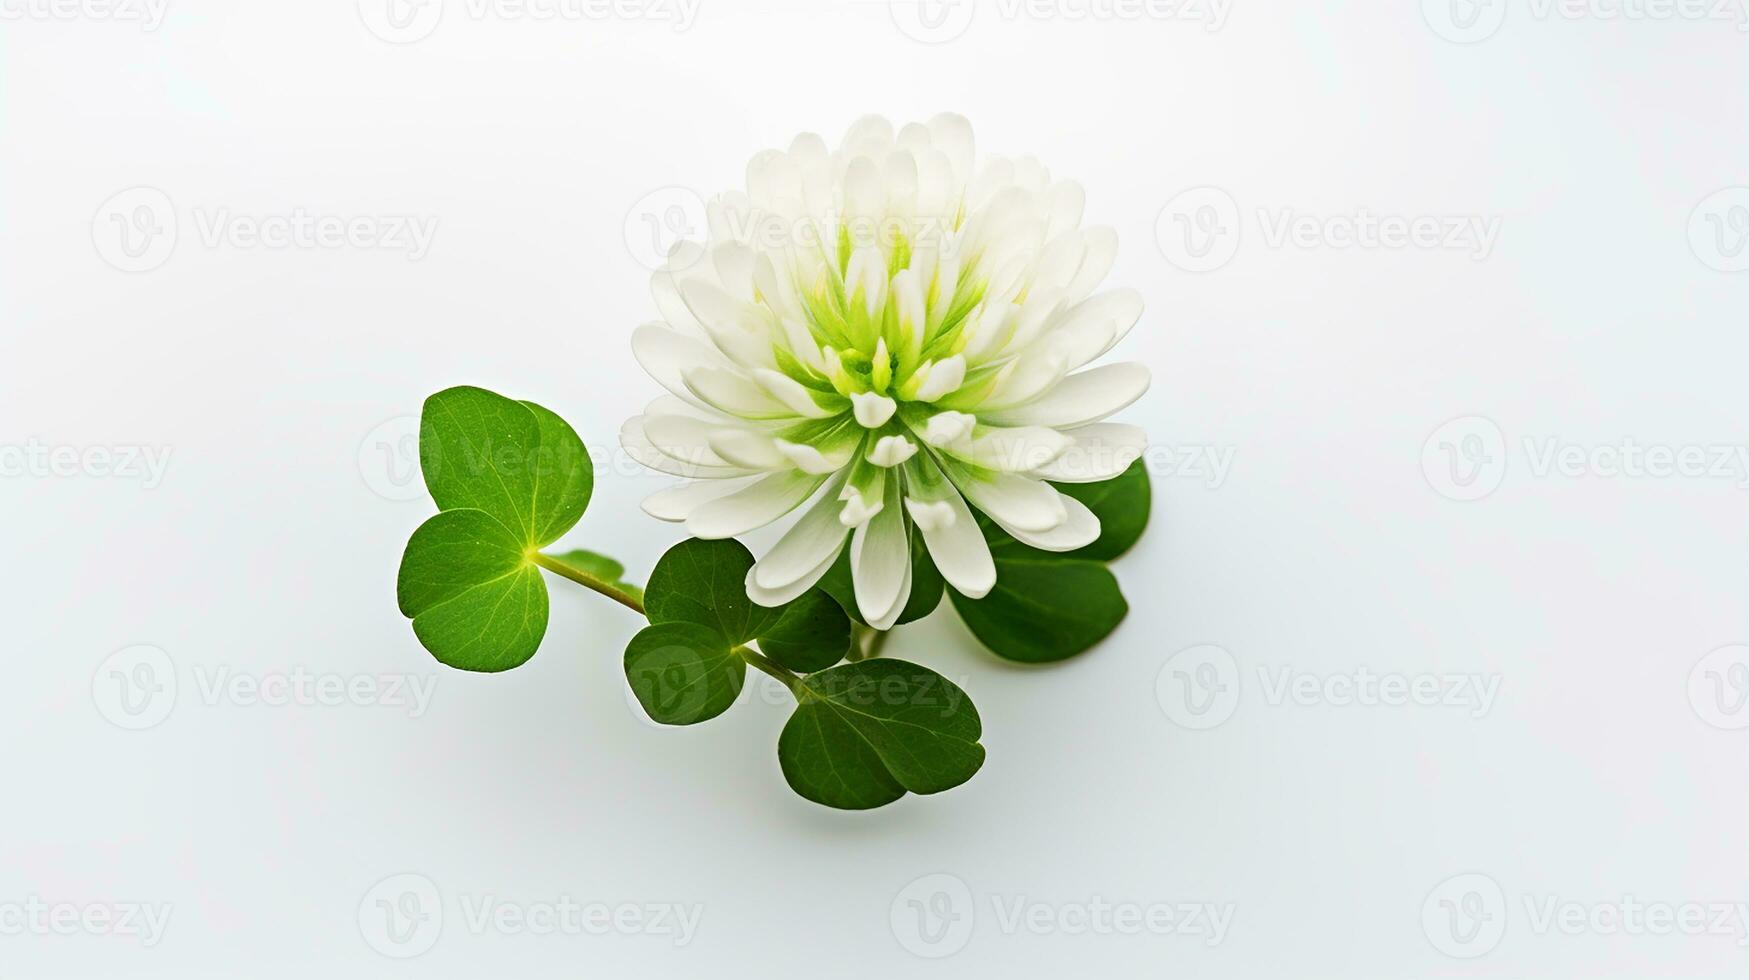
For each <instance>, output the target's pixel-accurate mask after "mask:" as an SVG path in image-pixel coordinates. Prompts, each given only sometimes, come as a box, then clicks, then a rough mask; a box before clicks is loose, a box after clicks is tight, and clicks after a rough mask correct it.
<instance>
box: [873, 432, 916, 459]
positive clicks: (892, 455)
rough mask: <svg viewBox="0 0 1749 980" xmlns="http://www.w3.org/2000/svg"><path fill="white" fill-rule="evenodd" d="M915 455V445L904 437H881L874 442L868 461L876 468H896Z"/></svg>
mask: <svg viewBox="0 0 1749 980" xmlns="http://www.w3.org/2000/svg"><path fill="white" fill-rule="evenodd" d="M915 455H917V444H916V443H914V442H912V441H911V440H909V439H907V438H905V437H904V436H881V437H880V438H879V439H877V440H875V445H874V449H873V450H871V451H870V452H869V454H868V461H869V462H871V463H873V464H875V465H876V466H898V465H899V464H900V463H903V462H904V461H905V460H907V459H910V458H911V457H912V456H915Z"/></svg>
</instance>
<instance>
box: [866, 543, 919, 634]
mask: <svg viewBox="0 0 1749 980" xmlns="http://www.w3.org/2000/svg"><path fill="white" fill-rule="evenodd" d="M910 553H911V549H910V548H909V547H907V548H906V549H905V578H904V580H903V581H901V582H900V583H899V600H898V601H897V602H895V603H893V607H892V608H891V609H888V610H887V611H886V614H885V615H882V616H866V615H865V616H864V617H863V618H864V619H867V620H868V625H869V626H870V627H871V628H873V629H877V630H890V629H892V628H893V624H894V623H896V622H898V621H899V617H900V616H902V615H904V614H905V607H906V606H908V605H910V603H911V554H910Z"/></svg>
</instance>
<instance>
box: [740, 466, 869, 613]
mask: <svg viewBox="0 0 1749 980" xmlns="http://www.w3.org/2000/svg"><path fill="white" fill-rule="evenodd" d="M836 487H837V483H836V482H834V483H833V484H831V485H828V486H827V487H826V492H825V494H824V495H823V496H822V497H821V498H820V499H819V500H818V501H816V502H815V503H814V505H813V506H812V507H809V508H808V510H807V512H806V513H804V514H803V515H802V518H801V520H799V521H797V522H796V523H795V525H794V526H793V527H791V528H790V529H789V530H788V531H786V532H784V535H783V537H781V538H779V539H778V541H777V544H774V545H772V546H771V550H770V551H767V552H766V553H765V556H764V557H762V558H760V559H759V560H758V561H757V562H755V563H754V565H753V574H752V577H751V578H750V579H749V581H751V582H754V583H756V584H758V585H759V586H760V587H761V588H764V589H779V588H783V587H784V586H787V585H790V584H792V583H794V582H795V581H796V580H797V579H799V578H802V577H804V576H806V575H808V574H809V573H810V572H812V571H813V570H814V569H815V568H817V567H819V565H820V564H821V563H822V562H826V563H828V564H829V563H830V562H831V561H832V559H833V558H836V557H837V556H838V550H839V549H840V548H841V547H843V546H844V538H845V536H846V535H848V534H849V533H850V532H849V531H848V530H846V529H845V527H844V525H842V524H840V523H838V500H837V496H838V494H837V490H836Z"/></svg>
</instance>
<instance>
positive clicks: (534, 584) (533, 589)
mask: <svg viewBox="0 0 1749 980" xmlns="http://www.w3.org/2000/svg"><path fill="white" fill-rule="evenodd" d="M525 555H526V551H525V550H524V547H523V545H522V542H521V541H519V540H518V538H517V536H516V535H515V534H513V533H512V532H511V531H510V529H509V528H507V527H505V526H504V525H503V524H502V523H500V522H499V521H498V519H497V518H495V517H493V516H492V515H491V514H488V513H486V512H485V511H482V510H474V509H471V508H468V509H461V510H447V511H444V512H443V513H441V514H438V515H437V516H435V517H433V518H431V519H430V520H428V521H426V522H425V523H424V524H421V525H420V526H419V529H418V530H416V531H414V532H413V537H412V539H411V540H409V541H408V542H407V551H406V553H405V554H404V555H403V556H402V558H401V570H400V574H399V576H398V578H397V581H396V584H395V592H396V597H397V599H398V600H399V602H400V606H401V612H402V614H403V615H406V616H408V617H411V618H412V620H413V632H414V634H415V635H416V636H418V637H419V642H420V643H422V644H424V645H425V649H427V650H429V651H431V655H432V656H434V657H436V658H437V659H438V661H439V662H441V663H444V664H448V665H449V666H451V667H459V668H461V669H463V670H481V671H497V670H508V669H509V668H511V667H515V666H517V665H519V664H522V663H524V662H525V661H527V660H528V658H529V657H532V656H534V652H535V650H536V649H537V648H538V647H539V646H540V641H541V637H542V636H543V635H544V634H545V633H546V629H547V590H546V584H545V583H544V582H542V581H541V578H540V570H539V569H537V568H535V567H534V566H533V565H531V564H529V563H528V562H527V560H526V558H525Z"/></svg>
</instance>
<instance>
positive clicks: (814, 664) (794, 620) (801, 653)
mask: <svg viewBox="0 0 1749 980" xmlns="http://www.w3.org/2000/svg"><path fill="white" fill-rule="evenodd" d="M850 635H851V630H850V617H849V616H847V615H845V613H844V608H843V607H842V606H840V605H838V600H836V599H834V598H832V597H831V596H829V595H827V594H826V593H824V592H822V591H820V590H819V589H809V590H808V591H807V592H804V593H802V595H801V596H800V597H798V598H797V599H796V600H795V601H793V602H791V603H790V604H789V605H787V606H785V607H783V615H782V616H780V617H778V620H777V622H776V623H774V624H772V625H771V626H770V627H769V628H768V629H766V630H765V631H764V632H762V633H760V634H759V651H760V652H761V653H763V654H765V655H766V656H768V657H770V658H771V659H773V660H775V661H777V662H778V663H780V664H782V665H783V666H785V667H788V668H789V669H790V670H793V671H796V672H797V673H802V674H811V673H813V672H814V671H817V670H825V669H826V668H827V667H830V666H832V665H833V664H835V663H837V662H838V661H840V660H843V659H844V655H845V654H847V653H849V652H850Z"/></svg>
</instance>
